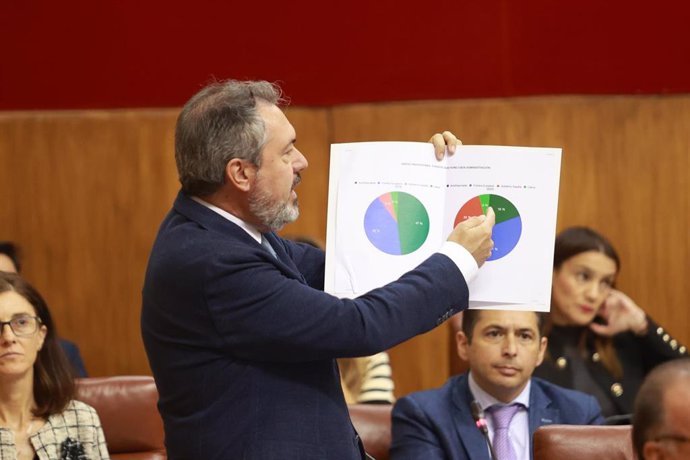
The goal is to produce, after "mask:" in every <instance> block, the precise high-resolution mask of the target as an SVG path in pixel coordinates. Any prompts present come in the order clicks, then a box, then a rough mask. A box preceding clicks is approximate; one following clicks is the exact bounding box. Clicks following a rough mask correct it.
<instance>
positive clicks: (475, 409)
mask: <svg viewBox="0 0 690 460" xmlns="http://www.w3.org/2000/svg"><path fill="white" fill-rule="evenodd" d="M470 409H471V410H472V418H473V419H474V423H475V424H476V425H477V428H479V431H481V432H482V435H484V439H485V440H486V445H488V446H489V454H491V460H497V458H496V452H494V446H493V445H491V438H489V427H488V426H487V424H486V418H484V410H483V409H482V406H481V405H480V404H479V403H478V402H477V401H472V402H471V403H470Z"/></svg>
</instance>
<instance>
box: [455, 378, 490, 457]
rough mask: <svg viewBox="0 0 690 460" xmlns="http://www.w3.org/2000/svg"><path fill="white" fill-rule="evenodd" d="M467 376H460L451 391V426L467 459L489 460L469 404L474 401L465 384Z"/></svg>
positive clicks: (487, 449)
mask: <svg viewBox="0 0 690 460" xmlns="http://www.w3.org/2000/svg"><path fill="white" fill-rule="evenodd" d="M467 375H468V374H463V375H461V376H460V377H459V378H458V380H457V383H456V384H455V386H454V387H453V390H452V396H451V398H452V400H453V405H454V406H455V407H454V408H453V409H454V410H452V411H451V413H452V415H453V426H454V428H455V431H456V432H457V434H458V437H459V438H460V443H461V445H462V447H464V449H465V452H466V453H467V458H470V459H472V460H475V459H478V460H490V458H489V448H488V447H487V444H486V440H485V439H484V436H483V435H482V433H481V431H479V429H478V428H477V427H476V424H475V423H474V419H473V418H472V413H471V412H470V403H471V402H472V400H473V399H474V398H473V396H472V393H471V392H470V387H469V385H468V383H467Z"/></svg>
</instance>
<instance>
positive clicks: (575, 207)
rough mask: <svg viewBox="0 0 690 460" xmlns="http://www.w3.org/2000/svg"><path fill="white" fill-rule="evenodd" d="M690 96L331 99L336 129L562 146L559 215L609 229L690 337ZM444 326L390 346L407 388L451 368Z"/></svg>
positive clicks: (363, 137) (628, 273)
mask: <svg viewBox="0 0 690 460" xmlns="http://www.w3.org/2000/svg"><path fill="white" fill-rule="evenodd" d="M689 104H690V98H689V97H687V96H665V97H636V96H628V97H540V98H517V99H500V100H499V99H492V100H463V101H443V102H438V101H437V102H415V103H390V104H380V105H352V106H343V107H337V108H335V109H334V110H333V141H334V142H347V141H368V140H426V139H428V137H429V136H430V134H431V133H432V132H437V131H441V130H444V129H451V130H452V131H454V132H455V133H456V134H457V135H458V136H459V137H460V138H461V139H463V140H464V142H465V143H467V144H484V145H525V146H555V147H563V149H564V156H563V164H562V174H561V190H560V202H559V219H558V222H559V224H558V227H559V228H564V227H566V226H569V225H576V224H578V225H589V226H592V227H594V228H596V229H598V230H599V231H601V232H602V233H604V234H605V235H607V236H609V237H610V239H611V240H612V241H613V242H614V244H615V245H616V247H617V248H618V249H619V251H620V253H621V257H622V259H623V271H622V273H621V277H620V279H619V287H620V288H621V289H622V290H624V291H625V292H627V293H628V294H630V295H631V296H632V297H633V298H634V299H635V300H636V301H637V302H638V303H639V304H640V305H641V306H643V307H644V308H645V309H646V310H647V311H648V312H649V313H650V314H651V315H652V316H653V317H654V318H656V319H658V320H659V321H660V322H661V323H662V324H664V325H665V326H666V327H667V328H668V329H669V330H671V332H672V333H673V334H675V335H676V336H677V337H678V338H680V339H681V341H683V342H684V343H688V341H689V340H690V321H689V318H688V313H687V308H686V307H685V305H684V301H685V300H686V299H687V298H688V296H689V295H690V292H689V288H688V283H687V279H688V263H687V260H688V258H689V256H690V241H689V239H690V236H689V235H690V232H688V225H689V224H690V222H689V221H688V215H690V212H689V211H690V208H689V206H690V205H689V204H688V196H689V195H690V188H689V187H690V186H689V185H688V181H689V179H688V178H689V176H690V168H689V164H688V161H689V160H688V152H689V151H690V138H689V134H688V130H687V126H689V123H690V119H689V118H690V105H689ZM436 334H437V333H436V332H433V333H430V334H425V335H423V336H421V337H418V338H416V339H414V341H413V342H409V343H407V344H403V345H401V346H398V347H396V348H394V349H393V350H391V359H392V363H393V368H394V372H395V374H396V385H397V387H398V389H399V394H405V393H406V392H409V391H413V390H418V389H422V388H427V387H429V386H430V385H429V383H430V382H437V383H438V384H440V382H442V381H443V380H444V379H445V378H446V377H447V376H448V374H449V372H448V371H447V368H445V367H444V366H445V365H446V363H447V361H444V360H443V357H442V356H443V353H439V342H440V341H441V339H440V336H439V337H437V336H436ZM446 337H448V336H446ZM446 341H448V339H446ZM444 349H446V350H448V349H450V344H449V343H447V342H446V345H445V346H444ZM420 357H424V359H420ZM401 376H402V377H403V378H404V379H405V380H404V381H402V380H401V379H400V378H399V377H401ZM408 379H409V380H408ZM432 386H436V384H435V385H432Z"/></svg>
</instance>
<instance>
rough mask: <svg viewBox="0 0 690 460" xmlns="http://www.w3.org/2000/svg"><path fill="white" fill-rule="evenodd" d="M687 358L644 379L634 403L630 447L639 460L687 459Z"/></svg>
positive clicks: (689, 453)
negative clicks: (632, 446)
mask: <svg viewBox="0 0 690 460" xmlns="http://www.w3.org/2000/svg"><path fill="white" fill-rule="evenodd" d="M688 401H690V358H681V359H677V360H674V361H668V362H666V363H664V364H661V365H659V366H657V367H655V368H654V370H652V371H651V372H650V373H649V375H647V377H646V378H645V381H644V383H643V384H642V386H641V387H640V391H639V392H638V393H637V397H636V399H635V412H634V413H633V445H634V447H635V452H636V453H637V457H638V458H639V459H641V460H657V459H668V460H673V459H682V458H690V406H688Z"/></svg>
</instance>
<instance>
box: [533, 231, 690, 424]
mask: <svg viewBox="0 0 690 460" xmlns="http://www.w3.org/2000/svg"><path fill="white" fill-rule="evenodd" d="M553 267H554V269H553V285H552V301H551V314H550V316H549V324H547V328H546V336H547V337H548V338H549V345H548V349H547V353H546V357H545V359H544V363H543V364H542V365H541V366H539V367H538V368H537V369H536V371H535V372H534V375H535V376H537V377H541V378H543V379H545V380H548V381H550V382H553V383H555V384H557V385H560V386H563V387H566V388H572V389H575V390H579V391H583V392H585V393H589V394H591V395H593V396H595V397H596V398H597V400H598V401H599V404H600V405H601V407H602V412H603V414H604V416H605V417H611V416H621V415H622V414H630V413H632V409H633V401H634V398H635V394H636V393H637V390H638V388H639V387H640V385H641V384H642V380H643V379H644V377H645V375H646V374H647V372H649V371H650V370H651V369H652V368H653V367H654V366H656V365H657V364H659V363H662V362H664V361H668V360H670V359H673V358H677V357H679V356H687V350H686V348H685V347H684V346H682V345H680V344H679V343H678V342H677V341H676V340H675V339H672V338H671V337H670V336H669V335H668V333H667V332H666V331H665V330H664V329H663V328H662V327H659V326H658V325H657V324H656V323H654V321H652V319H651V318H650V317H649V316H647V315H646V314H645V312H644V310H642V309H641V308H640V307H639V306H637V305H636V304H635V302H634V301H633V300H632V299H630V298H629V297H628V296H626V295H625V294H623V293H622V292H620V291H617V290H616V289H614V285H615V282H616V277H617V276H618V272H619V271H620V259H619V257H618V254H617V253H616V250H615V249H614V248H613V246H612V245H611V243H609V241H607V240H606V239H605V238H604V237H603V236H601V235H599V234H598V233H596V232H595V231H593V230H591V229H589V228H585V227H571V228H568V229H566V230H563V231H562V232H561V233H560V234H559V235H558V236H557V237H556V247H555V252H554V261H553ZM612 418H620V419H622V420H623V421H624V422H625V423H630V419H629V416H627V417H612ZM609 423H612V421H611V420H609Z"/></svg>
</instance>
